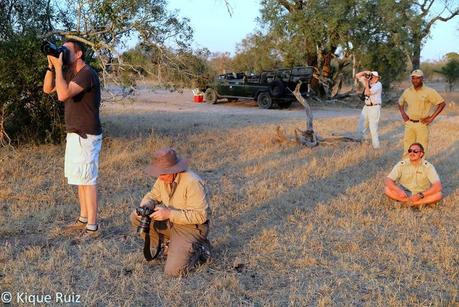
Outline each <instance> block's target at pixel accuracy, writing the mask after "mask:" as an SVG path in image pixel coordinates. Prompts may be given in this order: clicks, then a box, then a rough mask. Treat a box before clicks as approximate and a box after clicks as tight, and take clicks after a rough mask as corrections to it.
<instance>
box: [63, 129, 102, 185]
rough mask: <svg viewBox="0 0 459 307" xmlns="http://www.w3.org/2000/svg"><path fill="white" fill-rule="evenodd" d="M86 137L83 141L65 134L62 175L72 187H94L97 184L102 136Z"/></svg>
mask: <svg viewBox="0 0 459 307" xmlns="http://www.w3.org/2000/svg"><path fill="white" fill-rule="evenodd" d="M86 136H87V138H86V139H85V138H82V137H81V136H79V135H78V134H76V133H67V144H66V147H65V165H64V174H65V177H66V178H67V181H68V183H69V184H72V185H95V184H96V182H97V176H98V175H99V153H100V149H101V147H102V134H99V135H91V134H87V135H86Z"/></svg>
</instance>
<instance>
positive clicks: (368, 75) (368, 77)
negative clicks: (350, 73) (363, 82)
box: [364, 73, 373, 79]
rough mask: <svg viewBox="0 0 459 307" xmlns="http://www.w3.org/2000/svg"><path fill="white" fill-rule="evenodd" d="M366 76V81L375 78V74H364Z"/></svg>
mask: <svg viewBox="0 0 459 307" xmlns="http://www.w3.org/2000/svg"><path fill="white" fill-rule="evenodd" d="M364 76H365V79H371V77H373V74H372V73H368V74H364Z"/></svg>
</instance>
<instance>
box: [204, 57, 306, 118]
mask: <svg viewBox="0 0 459 307" xmlns="http://www.w3.org/2000/svg"><path fill="white" fill-rule="evenodd" d="M312 72H313V68H312V67H311V66H306V67H294V68H288V69H277V70H270V71H263V72H262V73H261V74H259V75H256V74H249V75H246V74H244V73H240V72H238V73H234V72H233V73H226V74H222V75H219V76H218V77H217V78H216V79H215V80H214V82H213V83H212V84H210V85H208V86H207V87H206V89H205V94H204V99H205V100H206V102H207V103H211V104H214V103H216V102H217V101H218V99H221V98H226V99H228V101H237V100H238V99H253V100H255V101H256V102H257V103H258V106H259V107H260V108H262V109H271V108H273V107H275V106H277V107H279V108H288V107H290V105H291V104H292V102H293V101H295V97H294V96H293V94H292V91H293V90H294V89H295V86H296V85H297V83H298V81H299V80H301V81H302V83H303V84H302V85H301V88H300V91H301V93H302V95H307V94H308V89H309V86H308V85H309V82H310V80H311V77H312Z"/></svg>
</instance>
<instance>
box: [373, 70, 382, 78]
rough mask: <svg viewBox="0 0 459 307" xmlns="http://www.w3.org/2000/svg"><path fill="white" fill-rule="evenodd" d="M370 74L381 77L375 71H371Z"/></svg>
mask: <svg viewBox="0 0 459 307" xmlns="http://www.w3.org/2000/svg"><path fill="white" fill-rule="evenodd" d="M371 74H372V75H373V76H375V77H378V78H381V76H380V75H379V74H378V72H377V71H372V72H371Z"/></svg>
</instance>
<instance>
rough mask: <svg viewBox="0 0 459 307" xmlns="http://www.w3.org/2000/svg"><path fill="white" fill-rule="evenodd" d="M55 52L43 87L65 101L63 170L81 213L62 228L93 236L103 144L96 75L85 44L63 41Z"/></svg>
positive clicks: (95, 224)
mask: <svg viewBox="0 0 459 307" xmlns="http://www.w3.org/2000/svg"><path fill="white" fill-rule="evenodd" d="M54 54H55V53H54ZM58 54H59V58H57V57H55V56H52V55H48V67H47V71H46V75H45V79H44V84H43V91H44V92H45V93H47V94H51V93H54V92H56V93H57V98H58V99H59V101H61V102H63V103H64V110H65V111H64V112H65V128H66V131H67V138H66V140H67V144H66V148H65V165H64V172H65V177H66V178H67V180H68V183H69V184H70V185H77V186H78V198H79V203H80V216H79V218H78V219H77V220H76V222H75V223H72V224H70V225H67V226H66V227H65V229H66V230H82V237H83V238H94V237H96V236H98V234H99V232H98V230H99V226H98V224H97V189H96V181H97V176H98V168H99V152H100V149H101V146H102V126H101V123H100V118H99V108H100V102H101V93H100V83H99V77H98V76H97V73H96V72H95V71H94V70H93V69H92V68H91V67H90V66H89V65H87V64H86V63H85V61H84V56H85V47H84V46H83V44H82V43H81V42H78V41H75V40H68V41H66V42H65V43H64V45H63V47H61V48H60V49H59V53H58Z"/></svg>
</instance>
